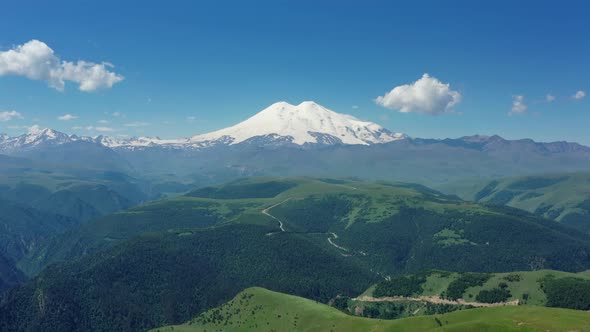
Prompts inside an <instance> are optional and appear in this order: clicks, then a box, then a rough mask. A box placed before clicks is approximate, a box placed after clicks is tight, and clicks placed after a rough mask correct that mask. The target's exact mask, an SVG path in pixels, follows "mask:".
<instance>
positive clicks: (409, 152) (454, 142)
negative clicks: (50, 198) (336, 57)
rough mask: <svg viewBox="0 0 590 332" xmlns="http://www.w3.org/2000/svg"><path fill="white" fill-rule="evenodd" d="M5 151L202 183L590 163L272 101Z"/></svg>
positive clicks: (2, 138) (13, 142)
mask: <svg viewBox="0 0 590 332" xmlns="http://www.w3.org/2000/svg"><path fill="white" fill-rule="evenodd" d="M0 154H6V155H12V156H19V157H25V158H28V159H33V160H37V161H42V162H44V163H49V164H57V165H64V164H67V165H68V166H76V167H91V168H94V169H108V170H118V171H126V172H136V173H137V174H146V173H150V174H162V173H164V174H176V175H178V174H183V175H191V176H193V177H194V178H195V180H196V181H197V183H199V182H200V181H201V183H212V182H221V181H226V180H229V179H231V178H235V177H239V176H249V175H282V176H288V175H313V176H356V177H363V178H375V179H387V180H403V181H415V182H421V183H425V184H430V185H432V184H436V183H442V182H448V181H453V180H456V179H459V178H468V177H473V178H482V177H485V178H490V177H506V176H517V175H525V174H536V173H546V172H571V171H580V170H587V169H588V168H590V148H589V147H586V146H583V145H580V144H578V143H570V142H551V143H539V142H535V141H533V140H531V139H521V140H507V139H503V138H502V137H500V136H497V135H494V136H480V135H475V136H465V137H461V138H456V139H451V138H447V139H423V138H411V137H409V136H407V135H405V134H402V133H395V132H391V131H389V130H387V129H385V128H383V127H381V126H379V125H378V124H375V123H372V122H365V121H361V120H359V119H356V118H354V117H352V116H350V115H345V114H339V113H336V112H333V111H330V110H328V109H326V108H325V107H322V106H320V105H318V104H316V103H314V102H303V103H301V104H299V105H291V104H289V103H286V102H278V103H275V104H273V105H271V106H269V107H268V108H266V109H264V110H262V111H261V112H259V113H257V114H255V115H254V116H252V117H251V118H249V119H247V120H245V121H243V122H241V123H238V124H237V125H235V126H232V127H228V128H225V129H221V130H218V131H215V132H212V133H208V134H201V135H196V136H193V137H190V138H183V139H160V138H158V137H133V138H129V139H120V138H115V137H109V136H96V137H88V136H77V135H68V134H65V133H61V132H58V131H56V130H52V129H43V130H41V131H38V132H34V133H28V134H23V135H20V136H17V137H9V136H8V135H0Z"/></svg>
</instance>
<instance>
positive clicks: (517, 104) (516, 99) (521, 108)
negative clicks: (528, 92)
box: [508, 95, 528, 115]
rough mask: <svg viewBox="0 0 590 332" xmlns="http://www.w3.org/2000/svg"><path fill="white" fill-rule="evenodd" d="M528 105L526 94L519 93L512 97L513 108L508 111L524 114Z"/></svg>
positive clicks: (512, 113)
mask: <svg viewBox="0 0 590 332" xmlns="http://www.w3.org/2000/svg"><path fill="white" fill-rule="evenodd" d="M527 109H528V106H527V105H526V104H525V103H524V96H522V95H518V96H513V97H512V110H511V111H510V112H509V113H508V114H509V115H515V114H524V113H526V110H527Z"/></svg>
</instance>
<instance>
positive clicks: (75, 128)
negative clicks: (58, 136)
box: [72, 126, 83, 130]
mask: <svg viewBox="0 0 590 332" xmlns="http://www.w3.org/2000/svg"><path fill="white" fill-rule="evenodd" d="M82 128H83V127H80V126H73V127H72V130H80V129H82Z"/></svg>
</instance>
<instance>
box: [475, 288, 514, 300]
mask: <svg viewBox="0 0 590 332" xmlns="http://www.w3.org/2000/svg"><path fill="white" fill-rule="evenodd" d="M510 296H512V295H511V294H510V290H508V289H507V288H506V287H500V286H499V287H497V288H492V289H483V290H481V291H480V292H479V293H478V294H477V295H476V296H475V300H476V301H477V302H483V303H499V302H506V300H508V299H509V298H510Z"/></svg>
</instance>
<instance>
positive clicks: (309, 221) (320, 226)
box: [272, 195, 352, 233]
mask: <svg viewBox="0 0 590 332" xmlns="http://www.w3.org/2000/svg"><path fill="white" fill-rule="evenodd" d="M348 198H350V196H349V195H342V196H340V195H329V196H320V197H315V196H308V197H305V198H304V199H302V200H297V201H290V202H286V203H285V204H282V205H280V206H277V207H276V208H274V209H273V210H272V213H273V215H275V216H277V217H278V218H280V219H281V220H284V221H285V222H286V224H287V228H288V229H289V230H292V231H295V232H306V233H327V232H328V231H329V230H330V229H331V227H332V226H333V225H334V224H338V223H340V222H341V219H342V218H343V217H344V216H345V215H346V214H347V213H348V212H349V211H350V209H351V208H352V204H351V202H350V200H349V199H348Z"/></svg>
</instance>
